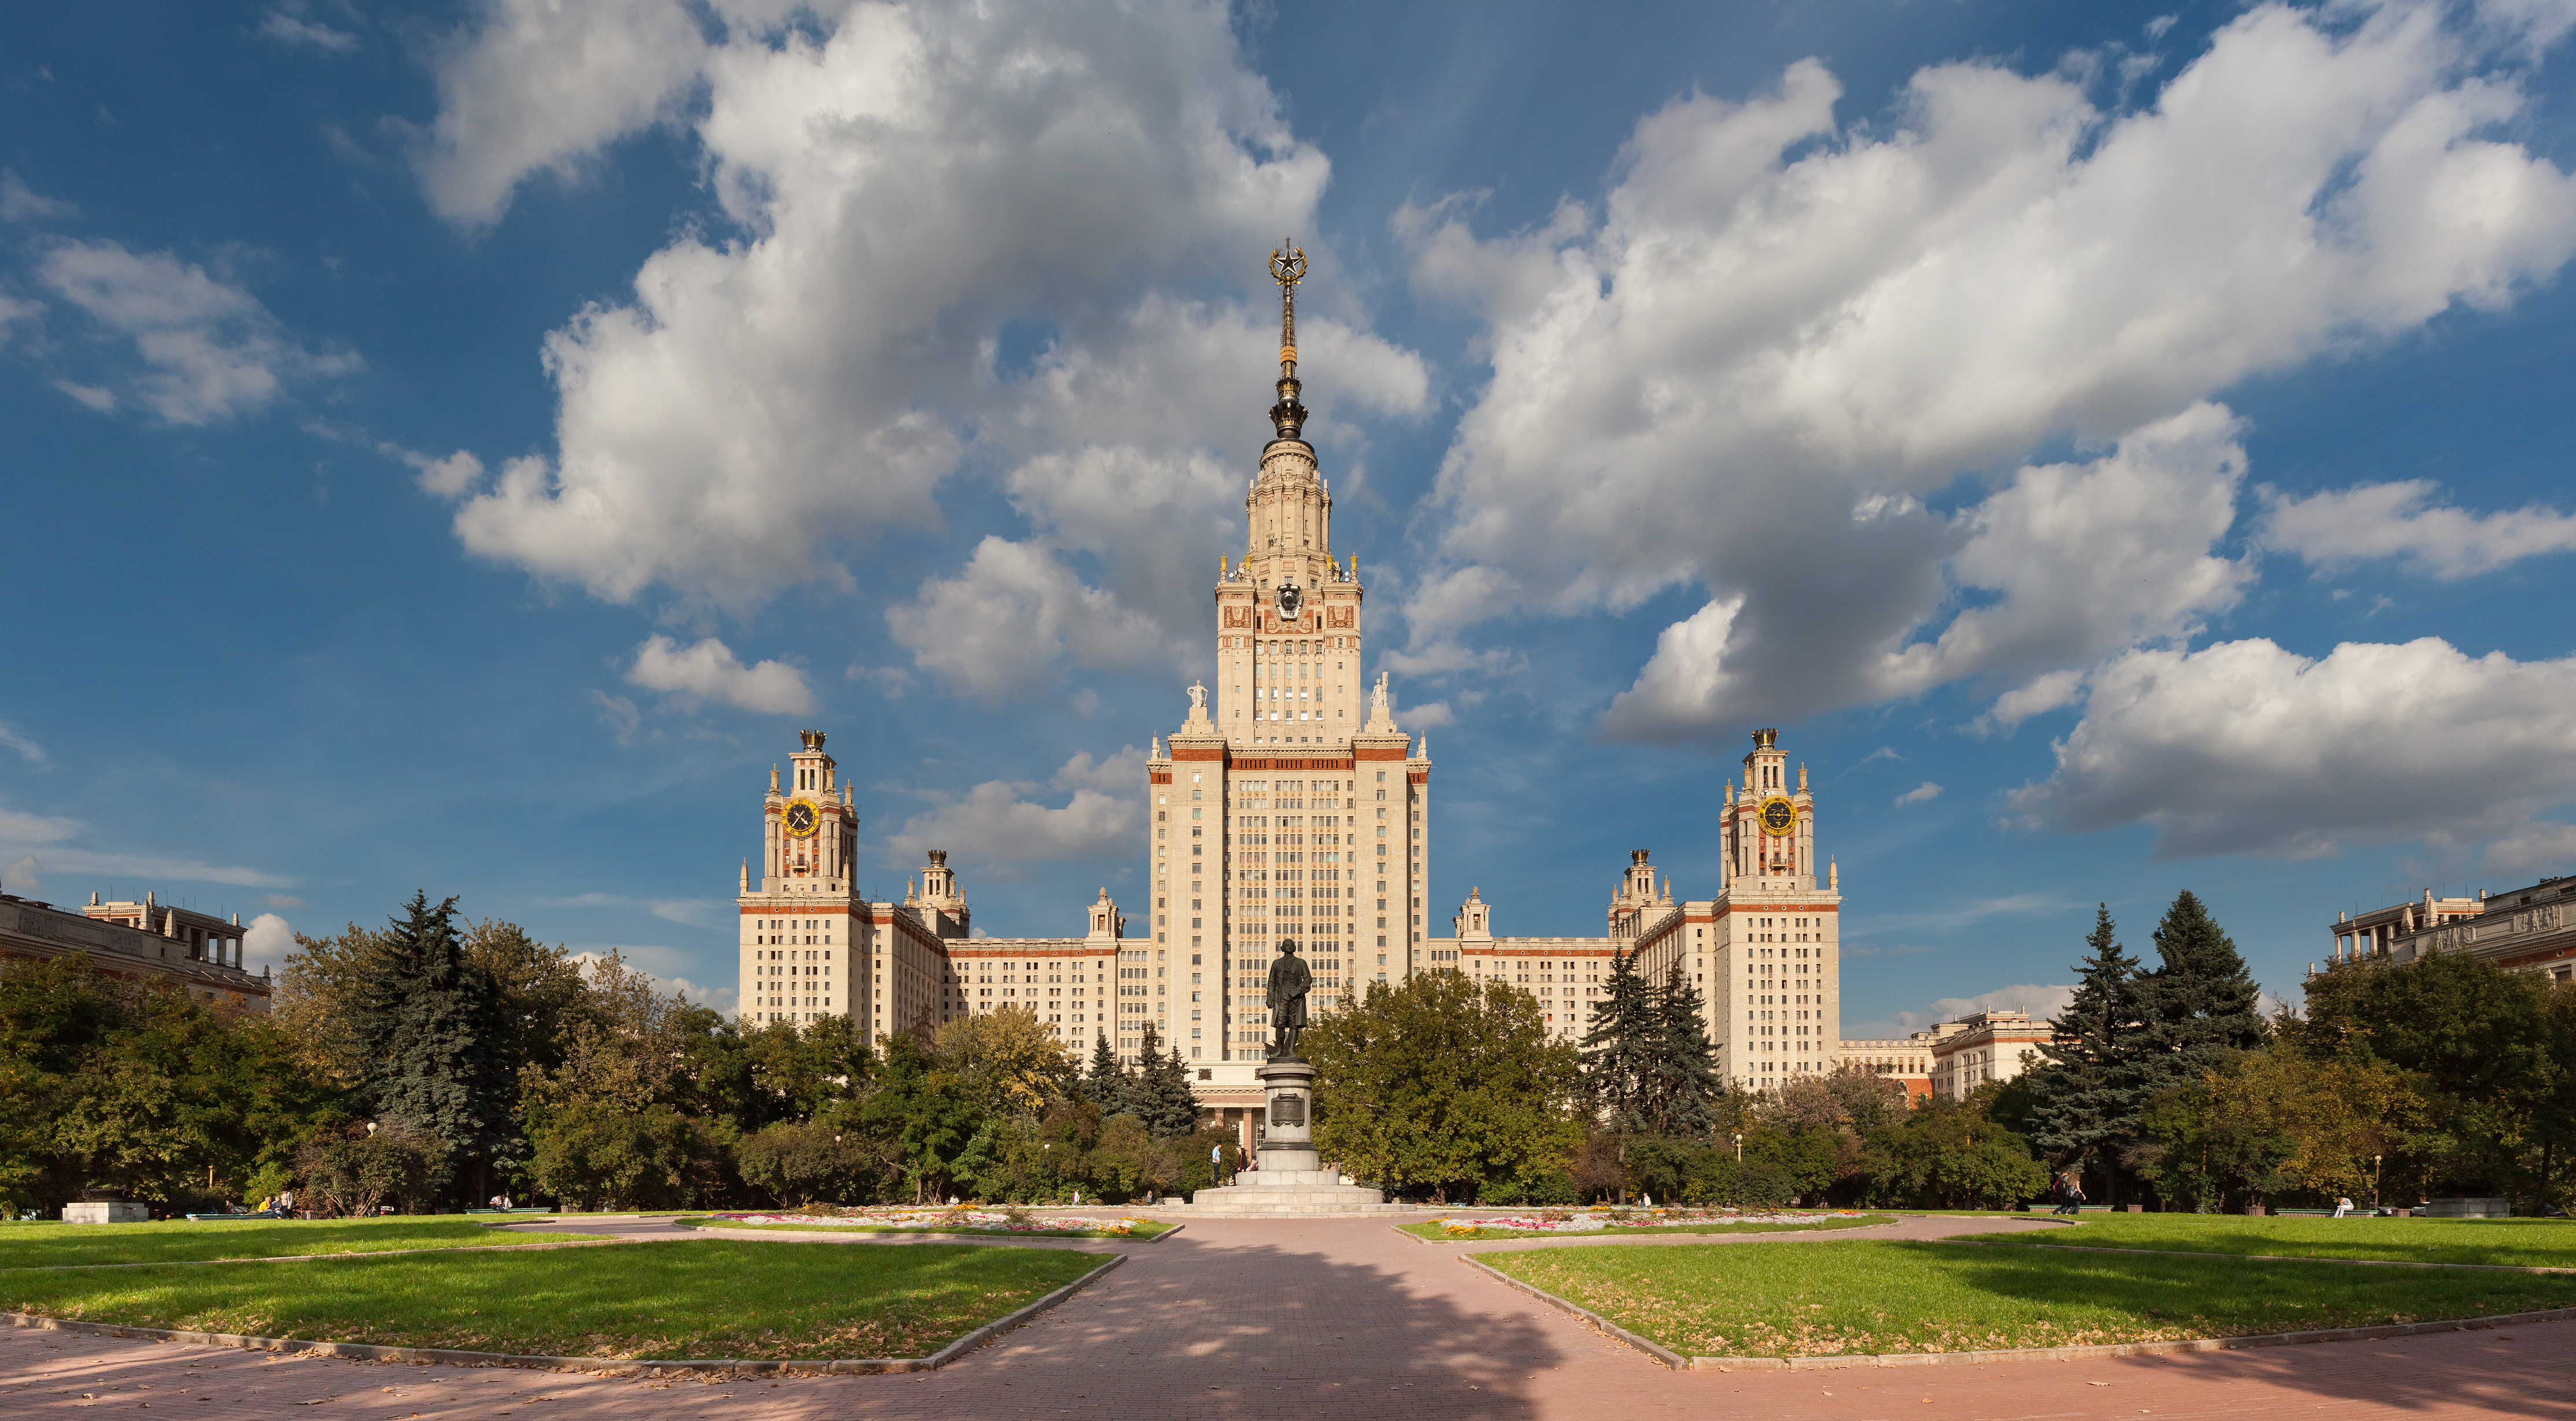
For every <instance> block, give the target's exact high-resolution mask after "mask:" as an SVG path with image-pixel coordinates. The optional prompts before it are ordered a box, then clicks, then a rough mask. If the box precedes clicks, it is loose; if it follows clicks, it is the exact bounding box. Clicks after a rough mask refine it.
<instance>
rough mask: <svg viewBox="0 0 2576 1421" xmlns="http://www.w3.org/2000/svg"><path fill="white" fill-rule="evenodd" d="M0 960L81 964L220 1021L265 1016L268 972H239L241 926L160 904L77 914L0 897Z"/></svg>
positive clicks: (101, 906)
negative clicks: (187, 1000) (78, 960)
mask: <svg viewBox="0 0 2576 1421" xmlns="http://www.w3.org/2000/svg"><path fill="white" fill-rule="evenodd" d="M0 957H16V958H26V959H34V960H44V959H49V958H58V957H84V958H87V959H88V960H89V963H90V965H91V966H93V967H96V968H97V969H99V970H100V971H102V972H105V973H107V974H108V975H110V976H113V977H123V978H126V979H128V980H131V981H139V982H145V983H150V984H152V985H156V986H166V987H171V988H175V989H177V990H180V991H184V992H186V993H187V994H188V995H189V996H191V997H193V998H195V999H197V1000H198V1001H201V1002H204V1003H205V1004H206V1005H208V1006H210V1007H212V1008H214V1009H215V1010H216V1011H217V1012H220V1013H223V1014H224V1015H227V1016H234V1015H246V1014H261V1013H265V1012H267V1010H268V1008H269V1000H270V997H271V990H270V982H269V976H268V970H267V969H266V968H262V969H260V970H259V971H258V972H255V973H254V972H251V971H248V970H246V969H245V968H244V967H243V966H242V926H241V919H240V917H239V915H238V914H236V915H235V916H234V917H232V918H231V919H224V918H218V917H214V916H212V915H211V914H207V913H198V912H192V911H190V910H189V909H186V908H179V907H174V906H172V905H170V904H167V903H162V902H160V901H158V900H157V899H155V898H154V896H153V895H152V894H149V893H146V894H145V895H144V896H143V901H141V902H139V903H134V902H119V903H103V902H100V901H99V899H98V896H97V895H96V894H92V895H91V896H90V901H89V904H88V906H86V907H84V908H82V909H81V910H80V911H78V912H73V911H71V910H69V909H64V908H57V907H55V906H54V905H53V904H51V903H42V902H38V901H36V900H35V899H32V898H20V897H17V896H15V895H12V894H5V893H0Z"/></svg>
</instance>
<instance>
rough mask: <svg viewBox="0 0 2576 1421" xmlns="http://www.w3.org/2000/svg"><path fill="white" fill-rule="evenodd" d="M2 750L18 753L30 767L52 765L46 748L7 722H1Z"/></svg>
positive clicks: (0, 744)
mask: <svg viewBox="0 0 2576 1421" xmlns="http://www.w3.org/2000/svg"><path fill="white" fill-rule="evenodd" d="M0 748H5V749H9V750H15V751H17V752H18V758H19V759H21V760H24V761H26V762H27V763H28V764H30V765H44V764H50V763H52V761H51V758H50V757H49V756H47V755H46V754H45V747H44V746H42V745H39V744H37V743H36V742H35V741H34V740H33V739H31V738H29V737H28V736H27V735H26V734H25V733H24V732H23V731H20V730H19V729H18V728H17V727H16V726H13V725H11V724H10V723H9V722H7V721H5V720H0Z"/></svg>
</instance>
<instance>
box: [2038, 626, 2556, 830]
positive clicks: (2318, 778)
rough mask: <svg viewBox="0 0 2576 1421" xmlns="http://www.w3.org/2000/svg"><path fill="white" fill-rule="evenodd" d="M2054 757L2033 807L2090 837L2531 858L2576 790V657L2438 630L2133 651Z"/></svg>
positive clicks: (2097, 677) (2110, 672)
mask: <svg viewBox="0 0 2576 1421" xmlns="http://www.w3.org/2000/svg"><path fill="white" fill-rule="evenodd" d="M2055 751H2056V760H2057V765H2056V772H2055V773H2054V774H2052V775H2051V776H2050V777H2049V778H2047V779H2046V780H2043V781H2039V782H2037V783H2033V784H2028V785H2024V786H2023V787H2022V788H2021V789H2020V790H2019V791H2017V792H2016V793H2015V794H2014V795H2013V797H2012V800H2011V804H2012V808H2013V809H2014V811H2015V812H2016V813H2018V814H2020V815H2023V816H2026V817H2027V818H2028V819H2029V820H2031V821H2033V822H2036V823H2041V824H2047V825H2050V826H2053V827H2056V828H2060V829H2067V830H2072V831H2075V832H2079V833H2082V832H2089V831H2092V830H2097V829H2106V828H2110V827H2113V826H2116V825H2122V824H2135V823H2144V824H2147V825H2150V826H2152V827H2153V828H2154V829H2155V831H2156V849H2157V852H2158V853H2159V854H2160V855H2162V856H2166V857H2187V856H2193V855H2201V854H2226V853H2256V854H2267V855H2278V856H2284V857H2289V858H2312V857H2317V856H2321V855H2326V854H2332V853H2336V852H2339V851H2341V850H2342V849H2344V848H2345V847H2347V846H2350V845H2353V844H2367V843H2381V842H2391V841H2400V840H2409V839H2432V840H2436V841H2439V842H2445V843H2476V842H2485V841H2500V849H2501V851H2502V852H2504V853H2505V854H2506V855H2507V856H2508V857H2513V856H2515V855H2526V856H2527V854H2528V852H2529V850H2528V847H2527V846H2529V845H2532V844H2534V843H2535V842H2538V841H2537V840H2535V839H2534V837H2533V836H2534V835H2535V834H2540V835H2544V836H2545V835H2546V833H2547V832H2548V831H2547V830H2542V829H2535V828H2534V827H2533V826H2532V823H2531V817H2532V816H2533V815H2534V814H2535V813H2538V812H2541V811H2543V810H2547V809H2550V808H2552V807H2554V806H2556V805H2559V804H2561V803H2564V802H2566V801H2567V800H2569V799H2570V798H2571V797H2576V658H2570V659H2566V660H2559V661H2530V662H2525V661H2515V660H2513V659H2511V658H2509V657H2507V656H2505V655H2504V654H2502V653H2501V652H2498V653H2493V654H2490V655H2487V656H2483V657H2470V656H2467V655H2465V654H2463V653H2461V652H2460V651H2459V650H2457V649H2456V648H2454V647H2453V646H2451V645H2450V643H2448V642H2445V641H2442V640H2439V639H2437V638H2432V637H2427V638H2424V639H2422V640H2419V641H2412V642H2407V643H2404V644H2402V645H2387V644H2375V643H2359V642H2347V643H2345V644H2343V645H2341V646H2338V647H2336V648H2335V649H2334V650H2333V651H2332V652H2331V653H2329V654H2328V655H2327V656H2326V657H2324V658H2323V659H2322V660H2312V659H2310V658H2308V657H2305V656H2301V655H2298V654H2297V653H2295V652H2291V651H2287V650H2285V649H2283V648H2281V647H2279V646H2277V645H2275V644H2273V643H2272V642H2270V641H2267V640H2250V641H2235V642H2226V643H2222V644H2220V645H2217V646H2213V647H2210V648H2208V649H2206V650H2203V651H2197V652H2189V653H2185V652H2180V651H2140V652H2133V653H2131V654H2129V655H2127V656H2123V657H2121V658H2119V659H2117V660H2114V661H2112V662H2111V663H2109V664H2108V665H2106V666H2104V667H2103V668H2102V669H2101V670H2099V671H2097V672H2096V673H2094V676H2093V680H2092V687H2091V690H2090V692H2089V693H2088V695H2087V697H2086V700H2085V705H2084V715H2083V719H2082V720H2081V721H2080V722H2079V723H2078V724H2077V725H2076V726H2075V728H2074V729H2073V730H2072V731H2071V732H2069V734H2068V735H2067V736H2066V738H2065V739H2064V740H2061V741H2059V742H2057V743H2056V745H2055ZM2516 845H2521V846H2526V847H2522V848H2517V847H2512V846H2516Z"/></svg>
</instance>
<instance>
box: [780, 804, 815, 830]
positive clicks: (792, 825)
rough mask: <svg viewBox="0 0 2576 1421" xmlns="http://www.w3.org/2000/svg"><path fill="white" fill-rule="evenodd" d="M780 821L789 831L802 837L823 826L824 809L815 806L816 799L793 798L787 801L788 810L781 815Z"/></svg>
mask: <svg viewBox="0 0 2576 1421" xmlns="http://www.w3.org/2000/svg"><path fill="white" fill-rule="evenodd" d="M779 822H781V823H783V824H785V825H786V826H787V832H788V833H790V834H793V835H795V836H796V837H797V838H800V839H802V838H804V837H805V836H806V835H808V834H811V833H813V832H814V831H815V830H817V829H820V828H822V827H823V811H821V810H819V809H817V808H815V807H814V801H812V800H810V799H791V800H789V801H787V812H786V813H784V814H782V815H780V816H779Z"/></svg>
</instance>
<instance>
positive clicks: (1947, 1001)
mask: <svg viewBox="0 0 2576 1421" xmlns="http://www.w3.org/2000/svg"><path fill="white" fill-rule="evenodd" d="M2073 1000H2075V986H2074V984H2073V983H2068V984H2067V985H2065V986H2062V987H2060V986H2047V985H2043V984H2041V983H2037V982H2026V983H2022V984H2020V985H2018V986H2012V987H1998V988H1996V989H1995V990H1993V991H1991V992H1979V993H1978V994H1977V995H1975V996H1973V997H1943V998H1941V999H1940V1000H1939V1001H1936V1002H1927V1003H1925V1004H1924V1006H1923V1009H1922V1010H1920V1011H1901V1012H1897V1013H1895V1014H1894V1015H1895V1021H1896V1028H1897V1031H1898V1033H1899V1034H1905V1033H1910V1032H1916V1031H1921V1030H1923V1029H1925V1028H1926V1027H1930V1026H1934V1025H1937V1024H1939V1023H1941V1022H1945V1021H1957V1020H1958V1019H1960V1018H1961V1017H1964V1016H1969V1015H1972V1014H1974V1013H1976V1012H1981V1011H1988V1010H1994V1011H2017V1012H2020V1013H2022V1014H2023V1015H2025V1016H2028V1017H2029V1018H2030V1019H2031V1020H2033V1021H2054V1020H2056V1019H2057V1014H2058V1013H2059V1012H2062V1011H2064V1010H2066V1006H2067V1003H2069V1002H2072V1001H2073Z"/></svg>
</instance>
